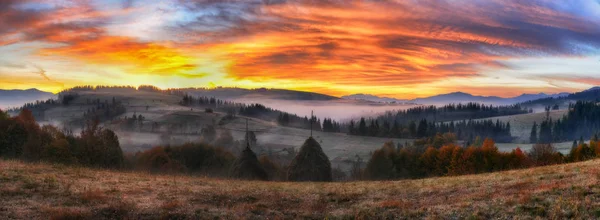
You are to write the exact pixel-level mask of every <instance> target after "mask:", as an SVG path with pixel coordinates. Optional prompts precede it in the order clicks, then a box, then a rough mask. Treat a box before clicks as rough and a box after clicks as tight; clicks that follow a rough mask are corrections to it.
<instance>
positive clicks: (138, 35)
mask: <svg viewBox="0 0 600 220" xmlns="http://www.w3.org/2000/svg"><path fill="white" fill-rule="evenodd" d="M77 85H132V86H139V85H155V86H158V87H160V88H181V87H215V86H224V87H242V88H261V87H266V88H282V89H293V90H301V91H312V92H318V93H324V94H329V95H334V96H342V95H349V94H355V93H368V94H374V95H379V96H388V97H395V98H403V99H410V98H416V97H425V96H431V95H435V94H442V93H449V92H456V91H462V92H468V93H472V94H475V95H489V96H492V95H493V96H501V97H510V96H516V95H520V94H522V93H539V92H545V93H557V92H574V91H580V90H584V89H588V88H590V87H593V86H596V85H600V0H568V1H566V0H565V1H556V0H527V1H522V0H485V1H484V0H462V1H461V0H364V1H358V0H347V1H342V0H304V1H302V0H298V1H292V0H244V1H242V0H239V1H226V0H223V1H218V0H173V1H164V0H163V1H161V0H144V1H141V0H88V1H86V0H48V1H42V0H1V1H0V88H1V89H28V88H38V89H40V90H43V91H50V92H59V91H61V90H63V89H66V88H70V87H73V86H77Z"/></svg>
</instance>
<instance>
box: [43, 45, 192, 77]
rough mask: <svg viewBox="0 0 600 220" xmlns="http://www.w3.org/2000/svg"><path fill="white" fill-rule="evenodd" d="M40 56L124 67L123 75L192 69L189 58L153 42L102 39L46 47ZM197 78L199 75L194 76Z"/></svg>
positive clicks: (164, 72) (176, 71)
mask: <svg viewBox="0 0 600 220" xmlns="http://www.w3.org/2000/svg"><path fill="white" fill-rule="evenodd" d="M40 55H42V56H56V57H71V58H76V59H79V60H83V61H86V62H89V63H94V64H106V65H114V66H121V67H124V68H125V70H126V72H127V73H133V74H135V73H145V74H159V75H169V74H182V75H185V76H191V75H188V74H190V72H191V71H192V70H194V69H195V68H196V65H195V64H194V62H193V59H192V58H191V57H188V56H185V55H183V54H182V53H180V52H178V50H177V49H174V48H170V47H166V46H163V45H159V44H156V43H142V42H138V41H135V40H133V39H131V38H128V37H115V36H103V37H99V38H95V39H89V40H85V41H79V42H76V43H74V44H72V45H67V46H64V47H55V48H47V49H43V50H41V51H40ZM198 76H200V75H198Z"/></svg>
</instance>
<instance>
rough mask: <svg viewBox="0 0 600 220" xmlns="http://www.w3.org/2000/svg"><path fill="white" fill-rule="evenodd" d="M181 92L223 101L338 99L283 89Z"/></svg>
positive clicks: (198, 89)
mask: <svg viewBox="0 0 600 220" xmlns="http://www.w3.org/2000/svg"><path fill="white" fill-rule="evenodd" d="M181 90H182V91H184V92H186V93H188V94H190V95H192V96H206V97H215V98H218V99H225V100H239V99H255V100H256V99H274V100H290V101H294V100H306V101H310V100H321V101H327V100H338V99H340V98H338V97H334V96H329V95H324V94H319V93H314V92H302V91H294V90H285V89H265V88H260V89H242V88H214V89H204V88H186V89H181Z"/></svg>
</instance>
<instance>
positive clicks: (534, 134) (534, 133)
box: [529, 122, 538, 144]
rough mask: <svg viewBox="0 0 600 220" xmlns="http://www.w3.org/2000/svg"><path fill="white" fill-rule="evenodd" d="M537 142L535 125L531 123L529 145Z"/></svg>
mask: <svg viewBox="0 0 600 220" xmlns="http://www.w3.org/2000/svg"><path fill="white" fill-rule="evenodd" d="M537 142H538V138H537V123H536V122H533V127H531V134H530V135H529V143H532V144H535V143H537Z"/></svg>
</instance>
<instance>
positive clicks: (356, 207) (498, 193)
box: [0, 160, 600, 219]
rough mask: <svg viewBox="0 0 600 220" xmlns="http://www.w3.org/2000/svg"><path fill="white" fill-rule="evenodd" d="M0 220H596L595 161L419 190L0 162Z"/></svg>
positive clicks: (443, 181)
mask: <svg viewBox="0 0 600 220" xmlns="http://www.w3.org/2000/svg"><path fill="white" fill-rule="evenodd" d="M0 168H1V169H0V219H12V218H16V219H48V218H50V219H123V218H125V219H160V218H162V219H186V218H188V219H207V218H215V217H216V218H227V219H256V218H259V219H263V218H270V219H297V218H309V219H323V218H332V219H348V218H350V219H352V218H358V219H373V218H410V219H413V218H427V219H437V218H441V219H457V218H459V219H462V218H470V219H488V218H500V219H504V218H511V219H512V218H517V219H532V218H533V219H535V218H538V217H541V218H553V219H564V218H577V219H595V218H600V184H599V180H600V160H594V161H587V162H582V163H575V164H566V165H559V166H548V167H539V168H533V169H525V170H516V171H507V172H500V173H492V174H483V175H469V176H460V177H441V178H430V179H422V180H405V181H383V182H349V183H281V182H259V181H235V180H219V179H209V178H202V177H188V176H168V175H149V174H144V173H132V172H111V171H104V170H93V169H85V168H72V167H65V166H55V165H48V164H27V163H22V162H17V161H2V160H0Z"/></svg>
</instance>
